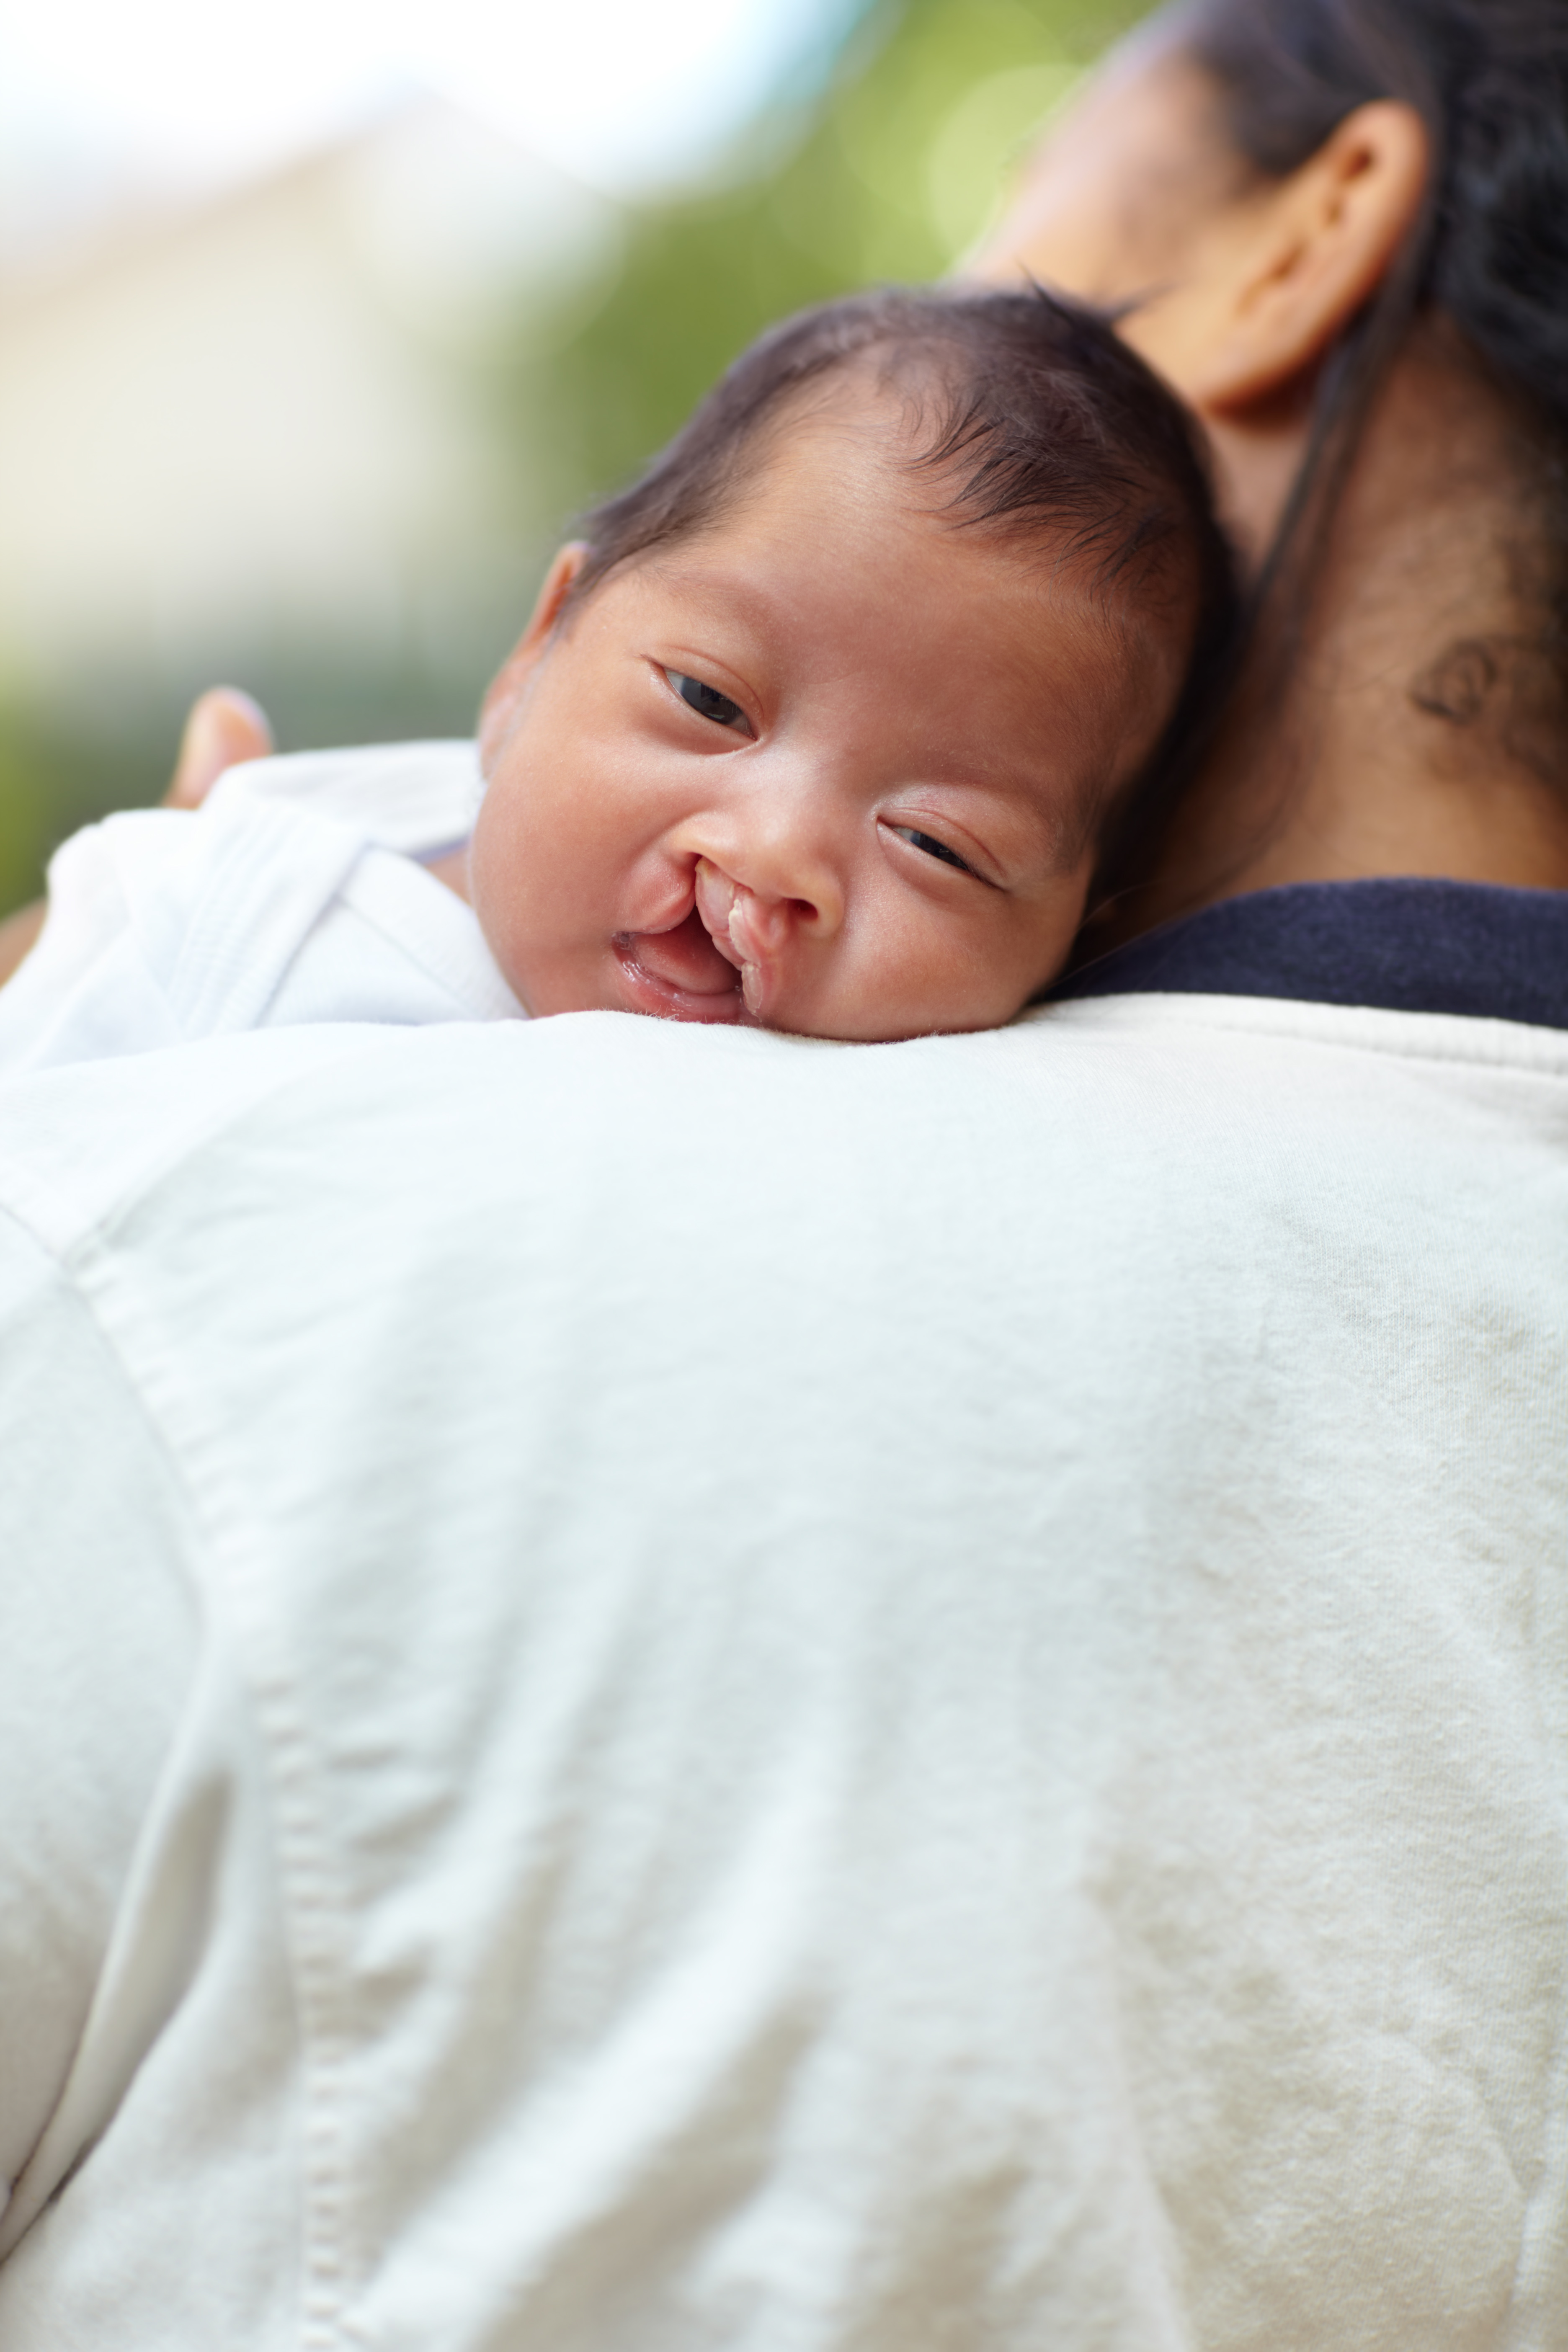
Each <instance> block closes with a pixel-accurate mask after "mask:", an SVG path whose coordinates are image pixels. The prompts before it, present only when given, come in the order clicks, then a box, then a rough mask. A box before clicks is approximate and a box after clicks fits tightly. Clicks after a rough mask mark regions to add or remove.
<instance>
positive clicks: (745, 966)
mask: <svg viewBox="0 0 1568 2352" xmlns="http://www.w3.org/2000/svg"><path fill="white" fill-rule="evenodd" d="M693 887H694V889H695V892H696V898H697V912H698V914H699V915H700V917H701V919H702V921H703V923H704V925H705V926H706V928H707V930H708V935H709V937H710V939H711V940H712V942H713V945H714V946H715V948H717V950H718V951H719V953H720V954H721V956H722V957H723V958H724V959H725V961H727V962H729V963H732V964H733V965H734V966H735V969H736V970H737V971H739V973H740V975H741V995H742V1000H743V1002H744V1003H745V1007H746V1011H747V1012H748V1013H750V1014H751V1016H752V1020H753V1021H763V1020H765V1019H766V1017H767V1013H768V1011H769V1008H770V1005H771V1004H772V1003H773V999H774V998H775V997H776V996H777V994H778V988H777V973H776V957H777V953H778V950H779V947H780V946H781V945H782V940H779V939H778V938H777V937H776V936H773V935H774V934H776V932H777V930H778V920H777V917H776V915H775V914H774V913H773V911H772V910H770V909H769V908H766V907H765V906H764V904H763V901H762V900H760V899H759V898H758V897H757V895H756V893H755V892H754V891H752V890H749V889H747V888H746V887H745V886H744V884H742V883H739V882H733V881H731V878H730V877H729V875H727V874H725V873H723V872H722V871H721V869H720V867H718V866H715V865H714V864H713V863H712V861H711V859H710V858H707V857H700V858H699V859H698V861H697V870H696V873H695V875H694V877H693Z"/></svg>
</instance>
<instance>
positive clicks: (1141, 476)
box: [564, 289, 1236, 834]
mask: <svg viewBox="0 0 1568 2352" xmlns="http://www.w3.org/2000/svg"><path fill="white" fill-rule="evenodd" d="M859 365H865V366H867V367H868V368H870V369H871V370H873V371H874V373H875V378H876V380H877V381H878V382H879V383H882V384H884V385H886V386H888V387H889V388H890V389H891V390H893V391H894V392H895V393H896V394H900V395H902V396H903V398H904V400H905V402H906V415H908V416H909V418H910V422H911V423H912V425H914V428H915V437H914V446H913V447H912V449H911V450H910V451H909V452H908V453H906V457H905V462H906V463H907V464H908V466H909V467H910V470H911V471H912V472H914V473H917V474H922V475H925V476H927V477H929V478H932V479H933V480H934V481H936V482H939V483H941V484H942V486H943V488H944V490H945V495H944V496H943V497H942V499H941V503H940V505H939V506H938V507H936V508H935V509H933V511H934V512H936V513H938V514H940V515H942V517H944V518H945V519H947V520H950V521H951V522H952V524H953V525H954V527H955V528H959V529H966V530H986V531H990V532H994V533H995V534H996V535H998V536H1000V537H1003V538H1005V539H1007V540H1009V541H1015V542H1016V541H1030V540H1039V541H1045V542H1047V543H1048V545H1049V547H1050V550H1051V552H1052V556H1053V559H1054V560H1056V561H1062V562H1066V563H1067V564H1068V566H1070V567H1072V568H1073V569H1075V570H1078V571H1079V572H1080V574H1083V575H1087V577H1088V579H1089V582H1090V583H1091V585H1092V587H1093V588H1094V589H1095V590H1096V591H1097V592H1098V593H1100V594H1101V595H1102V596H1103V597H1104V598H1105V600H1106V601H1107V604H1108V605H1109V606H1110V608H1111V609H1112V610H1114V609H1116V608H1117V607H1118V606H1120V608H1121V610H1123V611H1125V609H1126V604H1127V603H1128V602H1129V601H1134V602H1135V601H1139V600H1142V601H1144V602H1153V603H1156V604H1159V605H1160V606H1161V607H1162V609H1164V610H1169V611H1170V612H1171V613H1173V614H1180V615H1182V616H1184V617H1185V618H1186V619H1187V620H1188V622H1189V624H1190V626H1191V632H1192V635H1191V644H1192V648H1193V653H1192V659H1191V662H1190V665H1189V681H1188V685H1187V688H1186V690H1185V692H1184V695H1183V697H1182V698H1181V702H1180V705H1179V707H1178V709H1177V711H1176V714H1175V716H1174V717H1173V719H1172V720H1171V722H1170V725H1169V728H1168V729H1167V731H1166V736H1165V738H1164V739H1163V742H1162V746H1161V750H1160V752H1159V753H1158V754H1157V755H1156V758H1155V759H1154V761H1152V762H1151V763H1150V764H1149V767H1148V769H1147V770H1146V772H1145V776H1144V778H1142V779H1141V780H1140V782H1139V784H1138V785H1137V786H1135V787H1133V788H1132V790H1131V792H1129V793H1124V794H1123V795H1122V796H1121V802H1120V803H1119V806H1118V810H1117V812H1116V824H1117V830H1118V833H1119V834H1120V832H1121V829H1122V828H1123V826H1124V825H1125V824H1126V823H1127V822H1128V820H1129V816H1130V812H1131V808H1132V805H1133V804H1134V803H1137V805H1138V806H1139V807H1140V808H1142V805H1143V795H1144V793H1145V792H1147V793H1152V791H1153V790H1154V789H1155V788H1156V785H1157V784H1158V782H1160V781H1161V780H1163V778H1164V776H1165V775H1166V774H1168V773H1169V772H1171V771H1172V770H1173V767H1174V766H1175V765H1176V764H1177V758H1178V751H1179V747H1180V746H1181V745H1182V744H1183V743H1184V742H1185V741H1186V740H1189V739H1190V738H1191V737H1192V736H1193V735H1194V733H1195V730H1196V722H1197V719H1198V718H1199V716H1200V714H1201V712H1202V710H1203V709H1204V708H1205V705H1206V702H1207V700H1208V698H1209V697H1210V694H1211V692H1212V690H1213V688H1214V686H1215V680H1216V678H1217V677H1218V675H1219V671H1220V668H1221V667H1222V663H1223V658H1224V655H1225V652H1226V647H1227V646H1228V642H1229V638H1230V635H1231V630H1232V622H1233V615H1234V610H1235V601H1236V599H1235V589H1234V582H1233V576H1232V567H1231V562H1230V556H1229V553H1228V551H1227V549H1226V542H1225V540H1224V538H1223V536H1222V534H1221V532H1220V530H1219V528H1218V525H1217V523H1216V522H1215V519H1214V510H1213V499H1212V493H1211V490H1210V487H1209V482H1208V477H1207V472H1206V468H1205V460H1204V457H1203V455H1202V453H1201V450H1200V447H1199V444H1198V442H1197V439H1196V436H1194V432H1193V429H1192V426H1191V425H1190V423H1189V421H1188V418H1187V416H1186V415H1185V412H1184V410H1183V408H1182V407H1181V405H1180V404H1179V403H1178V402H1177V401H1176V400H1175V399H1174V398H1173V396H1172V395H1171V394H1170V393H1168V392H1167V391H1166V390H1165V388H1164V386H1163V384H1162V383H1160V382H1159V380H1158V378H1157V377H1156V376H1154V375H1153V374H1152V372H1151V371H1150V370H1149V369H1148V368H1147V367H1145V366H1144V364H1143V362H1142V361H1141V360H1140V359H1138V358H1137V356H1136V355H1135V354H1134V353H1133V352H1131V351H1130V350H1129V349H1128V347H1127V345H1126V344H1125V343H1123V342H1122V341H1121V340H1120V339H1119V337H1118V336H1117V335H1116V334H1115V333H1114V332H1113V331H1112V329H1111V327H1110V324H1109V322H1108V321H1107V320H1104V319H1102V318H1100V316H1099V315H1098V314H1097V313H1095V312H1094V311H1092V310H1088V309H1086V308H1084V307H1082V306H1081V305H1079V304H1077V303H1072V302H1067V301H1063V300H1061V299H1058V297H1056V296H1053V295H1049V294H1046V293H1043V292H1041V291H1039V290H1038V289H1030V290H1028V291H1026V292H1021V293H986V294H975V293H968V294H944V293H931V292H920V291H904V290H900V289H888V290H883V291H881V292H877V293H869V294H859V295H851V296H849V297H848V298H847V299H844V300H842V301H837V302H828V303H824V304H823V305H821V306H820V307H819V308H818V309H816V310H806V311H803V312H802V313H801V314H800V315H799V316H798V317H797V318H794V319H789V320H785V321H784V324H783V325H782V326H780V327H775V328H774V329H773V331H772V332H771V333H768V334H766V335H763V337H762V338H761V340H760V341H757V342H755V343H753V344H752V347H751V348H750V350H748V351H746V352H742V355H741V357H740V358H739V359H738V360H737V361H736V362H734V364H733V366H732V367H731V369H730V370H729V372H728V373H727V374H726V375H724V376H723V377H722V378H721V381H720V382H719V383H718V384H716V385H715V387H714V389H713V390H712V391H711V392H710V394H708V396H707V398H706V399H705V400H704V401H703V402H702V403H701V404H700V406H699V408H698V409H697V411H696V413H695V414H694V415H693V416H692V417H691V418H690V420H689V423H688V424H687V425H685V426H684V428H683V429H682V431H681V432H680V433H679V434H678V435H677V436H676V438H675V439H674V440H673V441H672V442H671V443H670V445H669V446H668V448H667V449H666V450H664V452H663V453H662V454H661V455H660V456H659V457H657V458H656V459H655V460H654V463H653V464H652V466H651V467H649V468H648V470H647V473H646V474H644V475H643V477H642V478H641V479H640V480H639V481H637V482H636V483H634V484H633V485H632V487H631V488H629V489H627V490H625V491H623V492H622V493H621V494H620V495H619V496H618V497H616V498H612V499H606V500H605V502H604V503H603V504H602V505H600V506H598V507H596V508H595V509H593V511H592V512H591V513H589V514H588V515H587V516H586V517H585V518H584V521H583V523H582V524H581V526H580V536H581V537H582V538H583V539H584V541H585V542H586V545H587V551H588V552H587V556H586V559H585V561H584V564H583V567H582V570H581V571H580V572H579V573H578V575H577V578H576V581H575V582H574V585H573V589H572V592H571V595H570V597H569V598H568V600H567V604H566V607H565V608H564V609H565V611H566V612H567V613H570V611H571V610H572V608H573V607H574V605H575V604H578V603H580V602H581V601H582V599H583V598H584V597H585V596H587V595H588V594H590V593H592V592H593V590H594V589H595V587H596V586H597V585H598V584H599V583H601V582H602V581H603V580H604V579H605V575H606V574H607V573H608V572H612V571H614V570H615V569H616V567H617V566H618V565H620V564H623V563H627V562H632V561H634V560H635V559H637V557H640V556H643V555H647V554H649V553H651V552H652V551H654V550H655V549H657V548H660V547H664V546H668V545H671V544H673V543H674V542H676V541H680V540H685V539H689V538H691V537H693V536H695V535H696V534H697V533H699V532H700V531H701V530H704V529H705V528H707V527H708V526H710V524H712V523H713V522H715V521H716V520H718V519H719V518H720V516H721V514H722V513H723V512H724V511H725V509H727V507H728V506H729V505H730V504H731V502H732V501H733V499H735V498H736V497H737V496H738V495H739V494H740V493H741V492H742V490H743V489H744V488H745V486H746V483H747V482H748V480H749V479H750V478H751V477H752V474H753V473H754V471H755V469H756V467H757V465H758V464H759V462H760V459H761V456H762V452H763V448H764V446H765V437H766V436H767V434H768V432H769V430H770V429H771V428H772V427H773V425H776V424H778V423H780V422H781V421H782V420H783V419H784V416H785V415H786V414H787V413H788V412H789V411H790V409H791V408H792V406H793V405H795V404H797V403H798V402H799V400H800V399H801V398H802V396H803V395H805V394H807V393H808V391H809V390H810V388H812V387H813V386H816V385H818V384H822V383H826V380H827V379H829V378H830V377H832V376H834V375H836V374H839V373H843V372H844V371H845V370H846V369H848V368H850V367H855V366H859Z"/></svg>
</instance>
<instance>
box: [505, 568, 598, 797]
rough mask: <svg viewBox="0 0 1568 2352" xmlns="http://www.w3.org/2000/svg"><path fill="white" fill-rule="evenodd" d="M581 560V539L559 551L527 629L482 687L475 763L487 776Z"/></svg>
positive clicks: (580, 569) (559, 616) (571, 586)
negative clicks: (493, 674) (477, 763)
mask: <svg viewBox="0 0 1568 2352" xmlns="http://www.w3.org/2000/svg"><path fill="white" fill-rule="evenodd" d="M587 560H588V544H587V541H585V540H581V539H574V540H571V541H568V542H567V544H566V545H565V546H564V547H563V548H562V549H561V551H560V552H559V553H558V554H557V556H556V558H555V561H554V562H552V565H551V567H550V569H549V571H548V572H546V573H545V575H544V585H543V587H542V588H541V590H540V592H539V598H538V602H537V603H536V604H535V605H534V607H533V614H532V617H531V620H530V622H529V624H528V626H527V628H526V629H524V631H523V633H522V635H521V637H519V639H518V641H517V643H516V645H515V646H513V647H512V649H511V651H510V654H508V656H507V657H506V659H505V661H503V662H502V664H501V666H500V669H498V670H497V672H496V674H495V676H494V677H493V678H491V680H490V682H489V686H488V687H487V688H486V689H485V698H484V700H483V702H482V703H481V704H480V705H479V762H480V765H481V766H482V767H483V768H484V769H485V771H486V772H487V773H488V772H489V764H490V761H492V760H493V759H494V757H495V756H496V753H497V752H498V751H500V747H501V745H502V743H503V742H504V741H505V740H506V737H507V735H508V733H509V731H510V727H511V722H512V720H513V719H514V718H515V717H516V715H517V707H518V704H519V702H520V701H521V698H522V694H523V689H524V688H526V686H527V684H528V681H529V679H530V678H531V677H532V676H533V673H534V671H535V669H537V667H539V662H540V658H541V656H542V654H543V652H544V649H545V647H546V646H548V644H549V643H550V639H551V636H552V633H553V631H554V627H555V624H556V622H557V621H558V620H559V619H560V618H561V610H562V606H563V604H565V602H566V599H567V597H568V596H569V595H570V594H571V593H572V589H573V584H574V582H575V580H576V578H577V574H578V573H579V572H581V571H582V569H583V566H584V563H586V562H587Z"/></svg>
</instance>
